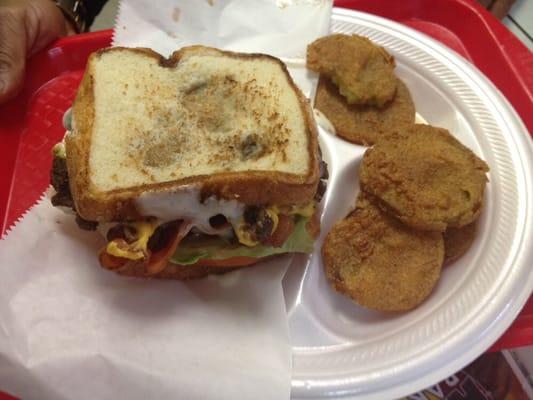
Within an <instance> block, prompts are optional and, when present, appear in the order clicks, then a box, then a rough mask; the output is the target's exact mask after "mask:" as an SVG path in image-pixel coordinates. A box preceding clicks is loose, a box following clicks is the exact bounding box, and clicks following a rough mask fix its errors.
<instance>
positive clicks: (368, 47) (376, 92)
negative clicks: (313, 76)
mask: <svg viewBox="0 0 533 400" xmlns="http://www.w3.org/2000/svg"><path fill="white" fill-rule="evenodd" d="M394 66H395V63H394V57H392V56H391V55H390V54H388V53H387V51H386V50H385V49H383V48H382V47H380V46H377V45H375V44H374V43H373V42H372V41H371V40H370V39H368V38H366V37H364V36H358V35H345V34H340V33H337V34H333V35H329V36H324V37H321V38H318V39H317V40H315V41H314V42H313V43H311V44H310V45H309V46H307V67H308V68H309V69H310V70H312V71H315V72H319V73H321V74H325V75H327V76H328V77H329V78H330V79H331V80H332V81H333V82H334V83H335V84H336V85H337V86H338V88H339V92H340V93H341V94H342V95H343V96H344V97H345V98H346V101H347V102H348V103H350V104H360V105H374V106H377V107H383V106H384V105H385V104H386V103H388V102H389V101H391V100H392V98H393V97H394V94H395V93H396V77H395V76H394Z"/></svg>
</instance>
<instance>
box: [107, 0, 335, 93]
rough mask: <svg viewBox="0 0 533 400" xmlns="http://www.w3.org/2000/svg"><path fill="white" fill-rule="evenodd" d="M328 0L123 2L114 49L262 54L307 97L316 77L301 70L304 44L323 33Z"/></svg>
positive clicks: (329, 7) (328, 6) (148, 0)
mask: <svg viewBox="0 0 533 400" xmlns="http://www.w3.org/2000/svg"><path fill="white" fill-rule="evenodd" d="M332 3H333V1H332V0H184V1H170V0H162V1H151V0H128V1H123V2H122V3H121V5H120V11H119V16H118V19H117V23H116V26H115V33H114V40H113V44H114V45H120V46H129V47H136V46H138V47H150V48H152V49H154V50H155V51H157V52H158V53H160V54H162V55H164V56H165V57H168V56H169V55H170V54H172V52H173V51H175V50H177V49H179V48H181V47H183V46H190V45H196V44H201V45H204V46H212V47H217V48H220V49H224V50H232V51H242V52H246V53H266V54H270V55H272V56H274V57H278V58H280V59H281V60H283V61H284V62H285V64H286V65H287V67H288V69H289V71H290V73H291V76H292V78H293V79H294V80H295V82H296V84H297V85H298V86H299V87H300V89H301V90H302V92H303V93H304V94H305V95H306V96H307V97H310V95H311V94H312V92H313V90H314V88H315V86H316V81H317V76H316V74H314V73H312V72H310V71H308V70H307V69H306V68H305V54H306V48H307V45H308V44H309V43H311V42H312V41H313V40H315V39H316V38H318V37H320V36H324V35H326V34H327V33H328V29H329V21H330V16H331V7H332Z"/></svg>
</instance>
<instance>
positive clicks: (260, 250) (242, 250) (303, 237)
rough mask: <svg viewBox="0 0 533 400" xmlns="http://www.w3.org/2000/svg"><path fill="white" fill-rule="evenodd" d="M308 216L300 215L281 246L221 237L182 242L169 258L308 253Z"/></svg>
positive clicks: (192, 260) (180, 261)
mask: <svg viewBox="0 0 533 400" xmlns="http://www.w3.org/2000/svg"><path fill="white" fill-rule="evenodd" d="M308 221H309V218H304V217H300V218H299V219H298V221H297V222H296V225H295V227H294V231H293V232H292V234H291V235H290V236H289V238H288V239H287V240H286V241H285V243H284V244H283V245H282V246H281V247H272V246H265V245H262V244H259V245H257V246H254V247H246V246H243V245H238V246H234V245H233V246H231V245H228V243H227V242H225V241H224V240H222V239H213V240H210V241H209V242H208V243H206V245H204V246H201V247H199V246H193V245H191V244H186V243H183V242H182V244H180V245H179V246H178V248H177V249H176V251H175V253H174V254H173V255H172V257H171V258H170V262H171V263H173V264H180V265H190V264H195V263H196V262H198V261H199V260H202V259H209V260H224V259H228V258H232V257H257V258H259V257H266V256H271V255H274V254H282V253H310V252H312V251H313V242H314V240H313V238H312V237H311V235H309V233H308V232H307V229H306V228H305V227H306V225H307V222H308Z"/></svg>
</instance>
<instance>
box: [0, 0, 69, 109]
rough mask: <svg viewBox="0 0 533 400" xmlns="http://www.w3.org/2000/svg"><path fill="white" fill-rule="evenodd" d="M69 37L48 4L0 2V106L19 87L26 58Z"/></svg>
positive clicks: (44, 0)
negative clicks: (57, 40) (53, 42)
mask: <svg viewBox="0 0 533 400" xmlns="http://www.w3.org/2000/svg"><path fill="white" fill-rule="evenodd" d="M73 33H75V32H74V29H73V28H72V26H71V25H70V23H69V22H68V21H67V19H66V18H65V17H64V16H63V13H62V12H61V10H60V9H59V8H58V7H57V6H56V5H55V4H54V2H53V1H52V0H0V104H1V103H4V102H5V101H7V100H9V99H10V98H12V97H14V96H15V95H16V94H17V93H18V91H19V90H20V88H21V87H22V83H23V82H24V73H25V70H26V58H27V57H28V56H30V55H32V54H33V53H35V52H37V51H39V50H40V49H42V48H43V47H45V46H46V45H47V44H48V43H50V42H51V41H52V40H54V39H57V38H58V37H61V36H65V35H68V34H73Z"/></svg>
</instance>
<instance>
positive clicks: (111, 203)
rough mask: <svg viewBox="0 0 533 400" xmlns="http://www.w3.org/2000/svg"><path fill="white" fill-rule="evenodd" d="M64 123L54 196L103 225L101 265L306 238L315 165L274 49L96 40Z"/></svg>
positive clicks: (210, 268) (308, 245)
mask: <svg viewBox="0 0 533 400" xmlns="http://www.w3.org/2000/svg"><path fill="white" fill-rule="evenodd" d="M64 123H65V126H66V128H67V133H66V135H65V138H64V140H63V142H61V143H58V144H57V145H56V146H55V147H54V161H53V165H52V172H51V180H52V186H53V187H54V189H55V191H56V193H55V195H54V196H53V198H52V203H53V204H54V205H55V206H63V207H68V208H70V209H71V210H73V211H74V212H75V214H76V221H77V222H78V225H79V226H80V227H81V228H84V229H96V230H98V231H99V232H101V233H102V234H103V235H104V237H105V239H106V243H105V245H104V246H103V247H102V249H101V250H100V253H99V255H98V258H99V261H100V264H101V266H102V267H104V268H106V269H110V270H114V271H116V272H118V273H119V274H123V275H131V276H150V277H160V278H174V279H190V278H200V277H203V276H206V275H207V274H211V273H219V272H226V271H229V270H232V269H235V268H240V267H244V266H248V265H252V264H255V263H257V262H258V261H260V260H262V259H264V258H265V257H270V256H273V255H276V254H283V253H293V252H311V251H312V250H313V241H314V238H316V236H317V235H318V233H319V230H320V227H319V217H318V211H317V210H318V208H317V204H318V203H319V202H320V199H321V197H322V195H323V193H324V191H325V185H326V184H325V180H326V179H327V171H326V168H325V164H324V163H323V162H322V161H321V157H320V149H319V147H318V141H317V129H316V124H315V122H314V119H313V114H312V110H311V108H310V105H309V102H308V100H307V99H306V98H305V96H303V94H302V93H301V92H300V90H299V89H298V88H297V87H296V85H295V84H294V82H293V81H292V79H291V77H290V75H289V73H288V71H287V69H286V67H285V65H284V64H283V63H282V62H281V61H280V60H278V59H276V58H274V57H271V56H268V55H263V54H240V53H234V52H227V51H221V50H218V49H214V48H208V47H203V46H191V47H185V48H183V49H181V50H179V51H176V52H174V53H173V54H172V56H171V57H169V58H168V59H167V58H163V57H162V56H160V55H159V54H157V53H155V52H153V51H151V50H149V49H140V48H137V49H129V48H120V47H116V48H107V49H103V50H100V51H97V52H95V53H93V54H92V55H91V56H90V57H89V60H88V63H87V68H86V71H85V74H84V76H83V78H82V81H81V84H80V87H79V89H78V92H77V95H76V98H75V100H74V103H73V105H72V109H71V111H70V113H69V114H68V115H67V116H66V118H64Z"/></svg>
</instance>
